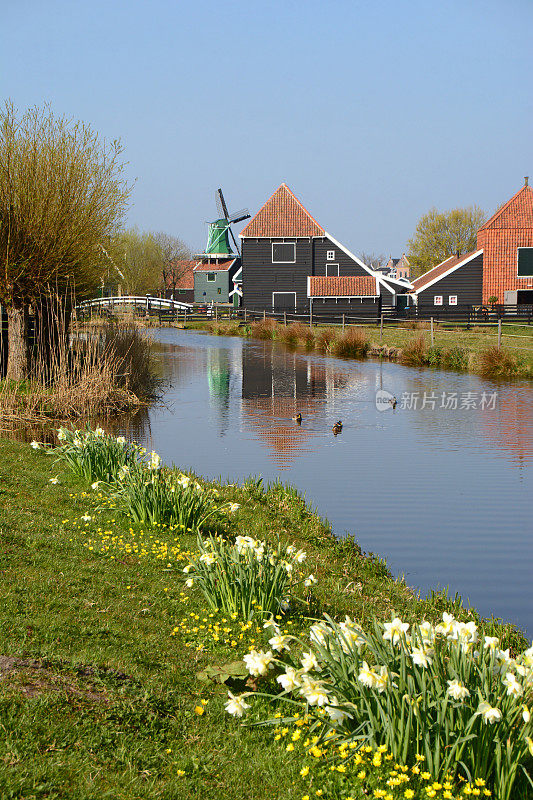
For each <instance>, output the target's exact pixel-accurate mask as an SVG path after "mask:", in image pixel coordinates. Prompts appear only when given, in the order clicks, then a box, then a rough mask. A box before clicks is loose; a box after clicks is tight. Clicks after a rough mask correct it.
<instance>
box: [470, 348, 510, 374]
mask: <svg viewBox="0 0 533 800" xmlns="http://www.w3.org/2000/svg"><path fill="white" fill-rule="evenodd" d="M478 364H479V373H480V375H481V376H482V377H483V378H511V377H513V375H516V374H517V372H518V369H519V365H518V363H517V361H516V360H515V359H514V358H513V356H512V355H511V354H510V353H509V352H508V350H505V349H503V348H498V347H496V346H495V345H493V346H492V347H487V348H486V349H485V350H482V351H481V352H480V354H479V361H478Z"/></svg>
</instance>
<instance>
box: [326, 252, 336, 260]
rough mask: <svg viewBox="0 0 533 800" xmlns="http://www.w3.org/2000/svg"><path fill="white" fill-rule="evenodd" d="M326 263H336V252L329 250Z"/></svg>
mask: <svg viewBox="0 0 533 800" xmlns="http://www.w3.org/2000/svg"><path fill="white" fill-rule="evenodd" d="M326 261H335V250H328V251H327V252H326Z"/></svg>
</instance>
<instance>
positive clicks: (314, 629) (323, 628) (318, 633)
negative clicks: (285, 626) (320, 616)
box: [309, 622, 331, 646]
mask: <svg viewBox="0 0 533 800" xmlns="http://www.w3.org/2000/svg"><path fill="white" fill-rule="evenodd" d="M330 635H331V629H330V628H329V626H328V625H326V623H325V622H316V623H315V624H314V625H311V627H310V628H309V638H310V639H311V641H312V642H316V643H317V644H321V645H322V646H324V645H325V644H326V640H327V639H328V638H329V636H330Z"/></svg>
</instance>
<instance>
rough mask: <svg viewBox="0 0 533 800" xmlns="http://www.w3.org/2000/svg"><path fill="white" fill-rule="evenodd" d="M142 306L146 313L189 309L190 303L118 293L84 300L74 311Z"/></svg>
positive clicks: (190, 308)
mask: <svg viewBox="0 0 533 800" xmlns="http://www.w3.org/2000/svg"><path fill="white" fill-rule="evenodd" d="M120 306H124V307H132V306H133V307H135V308H144V309H146V311H147V313H149V312H150V311H156V312H157V311H163V310H164V311H185V310H186V311H191V310H192V308H193V305H192V303H184V302H182V301H181V300H169V299H168V298H166V297H152V296H151V295H149V296H148V297H142V296H136V295H120V296H117V297H95V298H93V299H92V300H85V301H84V302H83V303H79V305H77V306H76V311H78V312H84V311H89V310H90V309H93V308H94V309H98V308H105V309H109V308H111V309H112V310H113V309H115V308H117V307H120Z"/></svg>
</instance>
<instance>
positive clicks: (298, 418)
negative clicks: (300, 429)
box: [293, 413, 302, 425]
mask: <svg viewBox="0 0 533 800" xmlns="http://www.w3.org/2000/svg"><path fill="white" fill-rule="evenodd" d="M293 420H294V422H297V423H298V425H301V424H302V415H301V414H300V413H298V414H296V416H295V417H293Z"/></svg>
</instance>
